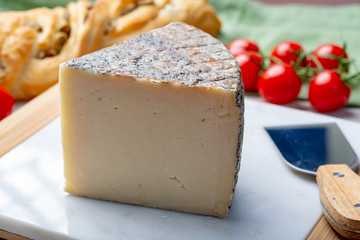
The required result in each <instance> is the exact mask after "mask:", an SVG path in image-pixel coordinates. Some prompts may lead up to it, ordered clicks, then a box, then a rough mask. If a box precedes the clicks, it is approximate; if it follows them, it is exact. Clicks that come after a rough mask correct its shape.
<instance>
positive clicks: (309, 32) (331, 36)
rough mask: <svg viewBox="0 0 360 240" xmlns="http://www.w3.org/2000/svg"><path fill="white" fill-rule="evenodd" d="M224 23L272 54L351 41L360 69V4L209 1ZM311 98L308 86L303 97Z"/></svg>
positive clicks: (23, 1)
mask: <svg viewBox="0 0 360 240" xmlns="http://www.w3.org/2000/svg"><path fill="white" fill-rule="evenodd" d="M67 2H69V1H68V0H52V1H49V0H16V1H9V0H0V11H7V10H25V9H30V8H34V7H41V6H46V7H50V8H52V7H55V6H57V5H60V6H65V5H66V3H67ZM209 2H210V3H211V4H212V5H213V6H214V7H215V9H216V10H217V12H218V15H219V17H220V20H221V22H222V30H221V33H220V34H219V35H218V38H219V39H220V40H221V41H222V42H223V43H224V44H227V43H229V42H230V41H231V40H233V39H235V38H248V39H252V40H254V41H256V42H257V43H258V44H259V46H260V48H261V50H262V52H263V53H264V54H268V53H269V51H270V50H271V49H272V47H274V46H275V45H276V44H277V43H279V42H280V41H282V40H295V41H298V42H301V43H302V44H303V46H304V48H305V50H306V51H307V52H311V51H312V50H313V49H315V48H316V47H317V46H318V45H320V44H321V43H326V42H332V43H337V44H340V45H342V44H343V43H344V42H346V43H347V50H348V53H349V56H350V58H352V59H354V60H355V64H353V66H352V68H351V69H350V71H351V72H352V73H353V72H357V71H360V4H355V5H343V6H336V7H335V6H314V5H311V6H310V5H299V4H284V5H267V4H263V3H258V2H254V1H251V0H221V1H219V0H209ZM306 97H307V85H306V84H305V85H304V86H303V89H302V91H301V93H300V98H303V99H304V98H306ZM349 105H350V106H358V107H360V87H358V88H356V89H354V90H353V91H352V94H351V97H350V100H349Z"/></svg>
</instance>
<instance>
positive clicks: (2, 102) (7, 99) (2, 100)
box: [0, 87, 15, 120]
mask: <svg viewBox="0 0 360 240" xmlns="http://www.w3.org/2000/svg"><path fill="white" fill-rule="evenodd" d="M14 105H15V100H14V98H13V97H12V96H11V95H10V94H9V93H8V92H6V91H5V90H4V89H3V88H1V87H0V120H2V119H4V118H5V117H6V116H8V115H9V114H10V113H11V112H12V109H13V107H14Z"/></svg>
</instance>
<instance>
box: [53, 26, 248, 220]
mask: <svg viewBox="0 0 360 240" xmlns="http://www.w3.org/2000/svg"><path fill="white" fill-rule="evenodd" d="M60 91H61V95H60V96H61V125H62V138H63V141H62V142H63V152H64V167H65V179H66V185H65V191H67V192H69V193H70V194H73V195H78V196H84V197H89V198H95V199H103V200H109V201H116V202H121V203H129V204H137V205H144V206H150V207H156V208H162V209H171V210H176V211H183V212H189V213H196V214H204V215H213V216H218V217H221V218H223V217H225V216H226V215H227V214H228V211H229V207H230V204H231V200H232V195H233V192H234V188H235V185H236V182H237V174H238V171H239V161H240V155H241V146H242V138H243V124H244V118H243V113H244V103H243V95H244V93H243V89H242V83H241V78H240V70H239V67H238V65H237V62H236V60H235V59H234V57H233V56H232V55H231V54H230V52H229V51H227V49H226V48H225V47H224V45H223V44H222V43H221V42H220V41H218V40H216V39H214V38H213V37H211V36H210V35H208V34H206V33H204V32H202V31H201V30H199V29H197V28H194V27H192V26H189V25H186V24H184V23H178V22H175V23H171V24H169V25H168V26H166V27H163V28H159V29H156V30H153V31H150V32H147V33H144V34H141V35H138V36H136V37H134V38H132V39H130V40H128V41H125V42H121V43H118V44H116V45H114V46H112V47H109V48H105V49H102V50H100V51H98V52H94V53H92V54H89V55H85V56H83V57H80V58H77V59H73V60H70V61H68V62H65V63H63V64H61V66H60Z"/></svg>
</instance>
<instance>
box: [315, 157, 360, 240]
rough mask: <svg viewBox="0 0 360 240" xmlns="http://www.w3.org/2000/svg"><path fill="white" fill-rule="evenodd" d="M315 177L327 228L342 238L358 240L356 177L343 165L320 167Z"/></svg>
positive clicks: (359, 197) (359, 200)
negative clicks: (330, 227) (329, 227)
mask: <svg viewBox="0 0 360 240" xmlns="http://www.w3.org/2000/svg"><path fill="white" fill-rule="evenodd" d="M316 174H317V175H316V180H317V183H318V186H319V189H320V200H321V203H322V206H323V212H324V216H325V217H326V219H327V220H328V222H329V223H330V225H331V226H332V227H333V228H334V229H335V230H336V231H337V232H338V233H339V234H340V235H342V236H344V237H346V238H350V239H360V176H358V175H357V174H356V173H355V172H353V171H352V170H351V169H350V168H349V167H348V166H347V165H343V164H341V165H340V164H333V165H332V164H331V165H323V166H320V167H319V168H318V170H317V173H316Z"/></svg>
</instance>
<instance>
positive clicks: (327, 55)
mask: <svg viewBox="0 0 360 240" xmlns="http://www.w3.org/2000/svg"><path fill="white" fill-rule="evenodd" d="M312 57H315V58H316V59H317V60H318V61H319V63H320V64H321V66H322V67H323V68H324V69H337V68H338V67H339V63H340V61H339V59H340V58H343V59H348V55H347V53H346V52H345V50H344V49H343V48H342V47H340V46H338V45H336V44H333V43H325V44H321V45H320V46H318V47H317V48H316V49H315V51H314V52H313V54H312ZM310 66H311V67H313V68H316V67H318V66H317V65H316V63H315V61H314V60H312V59H310Z"/></svg>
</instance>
